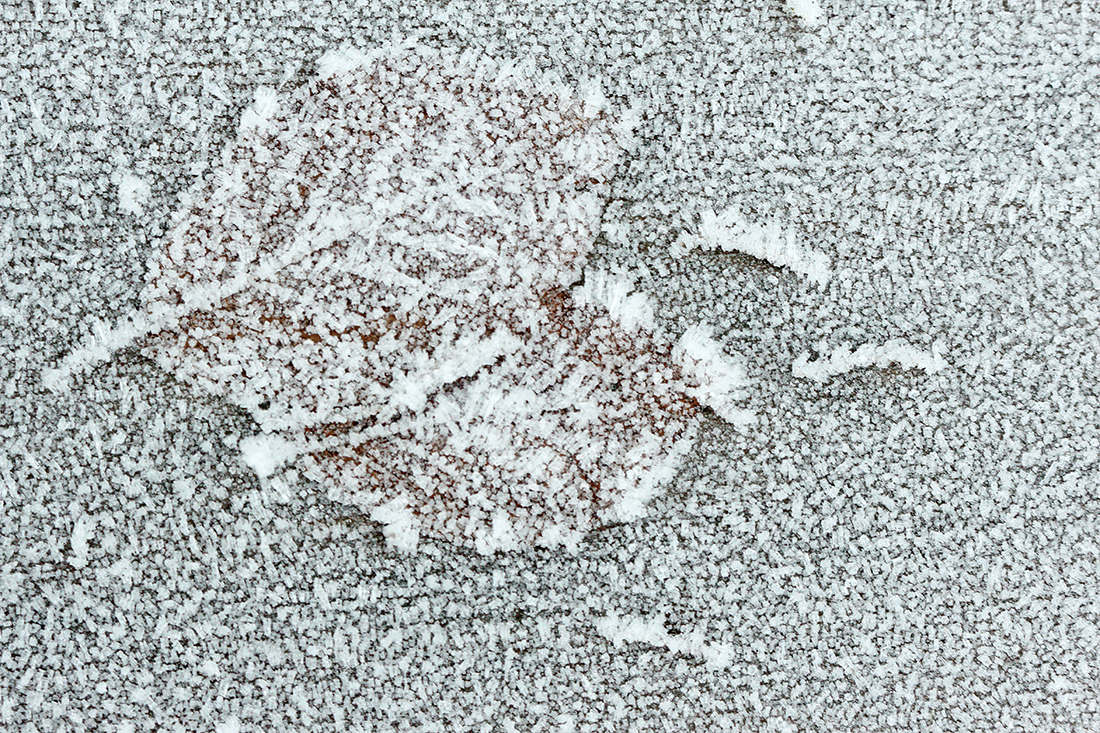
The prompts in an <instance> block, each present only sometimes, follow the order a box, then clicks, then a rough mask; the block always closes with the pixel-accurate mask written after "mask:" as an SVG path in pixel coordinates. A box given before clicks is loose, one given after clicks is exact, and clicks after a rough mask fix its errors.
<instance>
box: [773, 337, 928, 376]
mask: <svg viewBox="0 0 1100 733" xmlns="http://www.w3.org/2000/svg"><path fill="white" fill-rule="evenodd" d="M810 358H811V357H810V354H809V353H805V354H802V355H801V356H799V357H798V358H797V359H795V361H794V364H793V365H792V366H791V373H792V374H794V376H796V377H800V378H802V379H812V380H814V381H815V382H827V381H829V380H830V379H832V378H833V377H835V376H837V375H838V374H844V373H846V372H850V371H852V370H854V369H863V368H866V367H879V368H883V369H885V368H886V367H889V366H891V365H894V364H896V365H898V366H900V367H901V368H902V369H922V370H924V371H925V372H927V373H929V374H932V373H934V372H938V371H940V370H942V369H945V368H946V367H947V366H948V363H947V360H946V359H944V358H943V356H942V355H941V354H940V352H939V349H938V347H937V346H936V345H933V347H932V349H931V350H926V349H918V348H916V347H914V346H912V345H910V344H909V343H908V342H906V341H903V340H901V339H891V340H890V341H887V342H886V343H884V344H881V345H875V344H864V345H863V346H860V347H859V348H858V349H852V348H851V347H850V346H848V345H847V344H843V345H841V346H838V347H837V348H835V349H833V350H832V351H831V352H829V353H828V355H827V356H825V355H822V356H820V357H819V358H817V359H816V360H814V361H810Z"/></svg>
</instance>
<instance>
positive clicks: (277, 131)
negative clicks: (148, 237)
mask: <svg viewBox="0 0 1100 733" xmlns="http://www.w3.org/2000/svg"><path fill="white" fill-rule="evenodd" d="M319 69H320V72H319V75H318V77H317V78H316V79H314V80H313V81H311V82H309V83H308V84H306V85H305V86H303V87H301V88H299V89H297V90H295V91H293V92H290V93H286V94H280V93H277V92H275V91H273V90H271V89H268V88H261V89H260V90H259V91H258V92H257V94H256V102H255V104H254V105H253V107H252V108H251V109H249V110H247V111H246V112H245V113H244V114H243V115H242V119H241V123H240V127H239V132H238V137H237V139H236V141H235V142H234V143H233V144H232V145H231V146H230V148H229V149H228V150H227V152H226V153H225V155H224V156H223V160H222V164H221V167H220V169H219V170H218V172H217V174H216V176H215V178H214V180H213V181H211V182H210V183H209V184H208V185H207V186H206V188H205V189H203V190H201V191H199V192H198V193H196V194H195V195H194V196H193V197H192V200H191V201H190V202H189V203H188V205H187V207H186V209H185V211H184V212H183V213H182V215H181V216H180V218H179V219H178V220H177V222H176V223H175V225H174V227H173V229H172V230H171V232H170V233H169V235H168V237H167V238H166V242H165V245H164V249H163V251H162V252H161V253H160V254H159V255H158V256H157V257H156V258H155V259H154V261H153V262H151V264H150V268H149V284H148V287H147V288H146V289H145V291H144V300H145V303H146V312H145V313H144V314H143V315H142V316H141V317H140V318H138V319H136V321H135V323H134V324H131V325H130V326H129V327H128V329H129V330H128V331H127V332H126V333H127V335H128V336H129V335H133V334H135V333H144V334H145V335H144V336H142V337H141V345H142V349H143V352H144V353H145V354H147V355H148V356H150V357H152V358H153V359H155V360H156V361H157V362H158V363H159V364H160V365H161V366H162V367H164V368H165V369H168V370H171V371H173V372H174V373H176V374H177V375H178V376H179V377H180V378H182V379H183V380H185V381H187V382H189V383H192V384H195V385H198V386H201V387H203V388H204V389H206V390H209V391H211V392H213V393H216V394H219V395H222V396H224V397H226V398H227V399H229V400H231V401H232V402H234V403H236V404H238V405H240V406H242V407H244V408H246V409H247V410H249V411H250V412H251V413H252V414H253V415H254V416H255V418H256V420H257V421H258V422H259V424H260V426H261V427H262V428H263V430H264V432H265V435H263V436H256V437H254V438H251V439H246V440H244V441H242V442H241V449H242V458H243V459H244V461H245V462H246V463H247V464H248V465H249V466H251V467H252V468H253V469H254V470H255V471H256V472H257V474H258V475H259V476H260V477H261V478H263V479H265V480H269V481H273V482H274V481H278V480H281V477H280V476H278V475H276V474H277V471H278V469H279V468H280V467H281V466H283V465H286V464H288V463H294V464H295V467H296V469H302V470H303V472H304V474H305V475H306V476H307V477H310V478H312V479H314V480H316V481H319V482H321V483H322V484H324V485H326V486H328V487H329V489H330V490H331V492H332V493H333V495H334V496H335V497H337V498H339V499H341V500H344V501H347V502H351V503H354V504H357V505H359V506H361V507H363V508H364V509H365V510H366V511H368V512H370V514H371V516H372V517H373V518H374V519H376V520H378V521H381V522H382V523H384V524H385V525H386V530H385V534H386V536H387V538H388V539H389V541H390V542H391V543H392V544H393V545H395V546H397V547H400V548H403V549H408V550H411V549H413V548H415V547H416V546H417V543H418V542H419V538H420V537H421V536H422V535H429V536H435V537H444V538H448V539H452V540H455V541H459V542H461V543H463V544H466V545H470V546H473V547H476V548H478V549H480V550H482V551H484V552H490V551H494V550H499V549H509V548H516V547H527V546H531V545H560V544H567V545H575V544H576V543H577V541H578V540H579V539H580V537H581V536H583V533H584V532H585V531H587V530H588V529H590V528H592V527H593V526H596V525H597V524H599V523H602V522H608V521H616V520H623V519H632V518H635V517H637V516H639V515H640V514H641V513H642V512H643V509H644V506H645V504H646V502H647V501H648V499H649V498H650V497H651V496H652V495H653V493H654V492H655V491H656V489H657V488H658V486H659V485H660V484H661V483H662V482H665V481H667V480H668V479H670V478H671V477H672V475H673V473H674V471H675V469H676V467H677V465H678V464H679V462H680V460H681V458H682V456H683V455H684V453H685V452H686V451H687V450H688V449H689V448H690V446H691V437H692V434H693V429H694V425H695V418H696V416H697V413H698V410H699V406H700V404H702V403H706V404H711V405H712V406H714V407H715V409H716V411H718V412H719V414H722V415H727V416H730V417H739V413H738V412H737V411H735V410H733V409H732V408H731V404H732V400H734V399H735V398H737V397H738V396H739V390H740V388H741V386H742V385H743V384H744V375H743V372H742V371H741V369H740V367H739V366H738V365H737V364H736V363H735V362H734V361H733V360H732V359H731V358H730V357H728V356H726V355H724V354H722V353H721V351H720V350H719V349H718V348H717V345H716V344H714V343H713V342H710V341H709V340H708V339H706V338H705V337H704V336H702V335H700V334H696V333H694V332H692V334H690V335H689V336H688V337H687V338H688V341H686V342H682V343H681V345H680V347H679V348H674V345H673V342H672V341H671V340H670V339H669V338H667V337H666V336H664V335H663V334H662V333H661V332H660V330H659V329H658V328H657V327H656V324H655V322H654V318H653V310H652V307H651V306H650V305H649V303H648V302H647V300H646V299H645V297H644V296H642V295H640V294H637V293H633V292H632V291H631V288H630V287H629V285H627V284H626V283H624V282H621V281H619V280H616V279H615V278H612V277H610V276H607V275H605V274H603V273H599V272H589V273H587V276H586V281H585V283H584V284H583V285H581V286H577V287H572V286H573V285H574V284H575V283H576V282H577V281H578V280H579V279H580V276H581V272H582V268H583V265H584V262H585V258H586V255H587V254H588V252H589V250H590V249H591V247H592V245H593V240H594V238H595V236H596V233H597V232H598V231H599V217H600V211H601V206H602V204H601V196H602V195H604V194H606V190H607V187H608V181H609V179H610V177H611V175H612V173H613V170H614V167H615V165H616V161H617V159H618V157H619V154H620V152H621V148H622V147H623V145H624V143H625V142H626V140H627V139H628V137H629V133H630V127H629V124H625V123H622V122H618V121H616V117H615V116H614V115H613V114H612V112H611V111H610V110H609V109H608V107H607V104H606V102H605V101H604V100H602V99H601V97H600V96H599V95H598V94H597V93H595V92H592V91H588V92H586V93H585V94H584V95H582V96H581V98H578V97H577V96H575V95H573V94H571V93H570V92H569V91H568V90H566V89H564V88H562V87H560V86H559V85H556V84H555V83H553V82H552V80H549V79H547V78H544V77H541V76H538V75H535V74H534V73H533V72H532V70H531V68H530V65H529V64H527V63H522V62H520V63H501V62H497V61H494V60H492V59H489V58H487V57H485V56H481V55H478V54H475V53H470V52H468V53H456V52H450V51H438V50H431V49H426V48H422V47H413V46H407V45H405V46H398V47H392V48H388V49H384V50H380V51H377V52H374V53H371V54H362V53H359V52H355V51H347V50H345V51H341V52H337V53H333V54H329V55H328V56H326V57H325V58H324V59H322V60H321V62H320V64H319ZM117 340H118V338H116V336H115V335H112V334H110V333H103V334H98V336H97V338H96V339H95V340H94V341H93V342H92V344H91V345H90V346H89V347H88V348H87V349H86V351H87V353H88V354H89V355H92V356H99V355H100V352H102V351H107V350H109V349H110V348H112V347H114V346H115V342H116V341H117ZM77 361H79V360H77ZM55 381H56V380H55Z"/></svg>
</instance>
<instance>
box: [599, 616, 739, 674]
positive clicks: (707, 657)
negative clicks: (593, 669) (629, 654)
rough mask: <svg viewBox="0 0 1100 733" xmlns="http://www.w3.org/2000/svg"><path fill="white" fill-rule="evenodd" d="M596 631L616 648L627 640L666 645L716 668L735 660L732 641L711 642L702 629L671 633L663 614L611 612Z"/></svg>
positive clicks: (670, 649)
mask: <svg viewBox="0 0 1100 733" xmlns="http://www.w3.org/2000/svg"><path fill="white" fill-rule="evenodd" d="M596 630H597V631H598V632H599V633H600V634H601V635H603V636H604V637H606V638H607V639H609V640H610V641H611V643H613V644H614V645H615V646H616V647H621V646H622V645H623V644H624V643H637V644H649V645H650V646H656V647H664V648H665V649H668V650H669V651H670V652H672V653H673V654H689V655H691V656H693V657H697V658H699V659H702V660H703V661H705V662H706V663H707V666H709V667H711V668H713V669H725V668H727V667H729V666H730V664H731V663H732V662H733V661H734V655H735V650H734V648H733V647H731V646H729V645H728V644H711V643H707V642H706V641H704V637H703V634H702V632H701V631H698V630H692V631H689V632H688V633H686V634H676V635H672V634H669V633H668V631H667V630H666V629H665V617H664V615H662V614H658V615H656V616H654V617H653V618H651V619H648V620H647V619H645V618H642V617H640V616H624V617H619V616H617V615H615V614H608V615H607V616H604V617H603V618H601V619H599V620H598V621H597V622H596Z"/></svg>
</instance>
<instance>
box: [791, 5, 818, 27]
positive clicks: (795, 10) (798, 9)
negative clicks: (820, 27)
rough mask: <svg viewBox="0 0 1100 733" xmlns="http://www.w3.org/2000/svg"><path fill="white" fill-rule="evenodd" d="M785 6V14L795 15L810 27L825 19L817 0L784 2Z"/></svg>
mask: <svg viewBox="0 0 1100 733" xmlns="http://www.w3.org/2000/svg"><path fill="white" fill-rule="evenodd" d="M786 6H787V12H789V13H791V14H793V15H797V16H798V17H799V18H801V19H802V20H803V21H805V23H806V24H807V25H810V26H813V25H817V24H818V23H820V22H821V19H822V18H823V17H825V13H824V12H823V11H822V10H821V6H820V5H818V3H817V0H786Z"/></svg>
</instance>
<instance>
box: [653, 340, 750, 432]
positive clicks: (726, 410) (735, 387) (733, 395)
mask: <svg viewBox="0 0 1100 733" xmlns="http://www.w3.org/2000/svg"><path fill="white" fill-rule="evenodd" d="M673 357H674V358H675V359H676V360H677V362H678V363H679V364H680V365H681V368H683V370H684V375H685V377H686V378H687V380H688V383H689V384H691V385H692V386H691V387H690V389H689V390H688V394H690V395H691V396H693V397H695V399H697V400H699V402H700V403H702V404H704V405H706V406H707V407H710V408H711V409H712V410H714V412H715V414H716V415H718V417H720V418H722V419H723V420H725V421H726V422H729V423H732V424H733V425H738V426H745V425H748V424H750V423H752V422H753V421H754V420H755V416H754V415H753V414H752V413H751V412H750V411H748V410H745V409H743V408H741V407H739V404H740V403H741V402H742V401H743V400H744V398H745V387H747V386H748V385H749V379H748V376H747V375H746V373H745V367H744V364H743V363H742V362H741V360H740V359H738V358H736V357H733V356H730V355H729V354H727V353H726V352H725V351H723V350H722V346H721V344H719V343H718V342H717V341H714V340H713V339H712V338H711V337H710V332H709V329H707V328H706V327H705V326H701V325H695V326H692V327H690V328H688V330H687V331H685V332H684V335H683V336H681V337H680V340H679V341H678V342H677V344H676V348H675V349H674V350H673Z"/></svg>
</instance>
